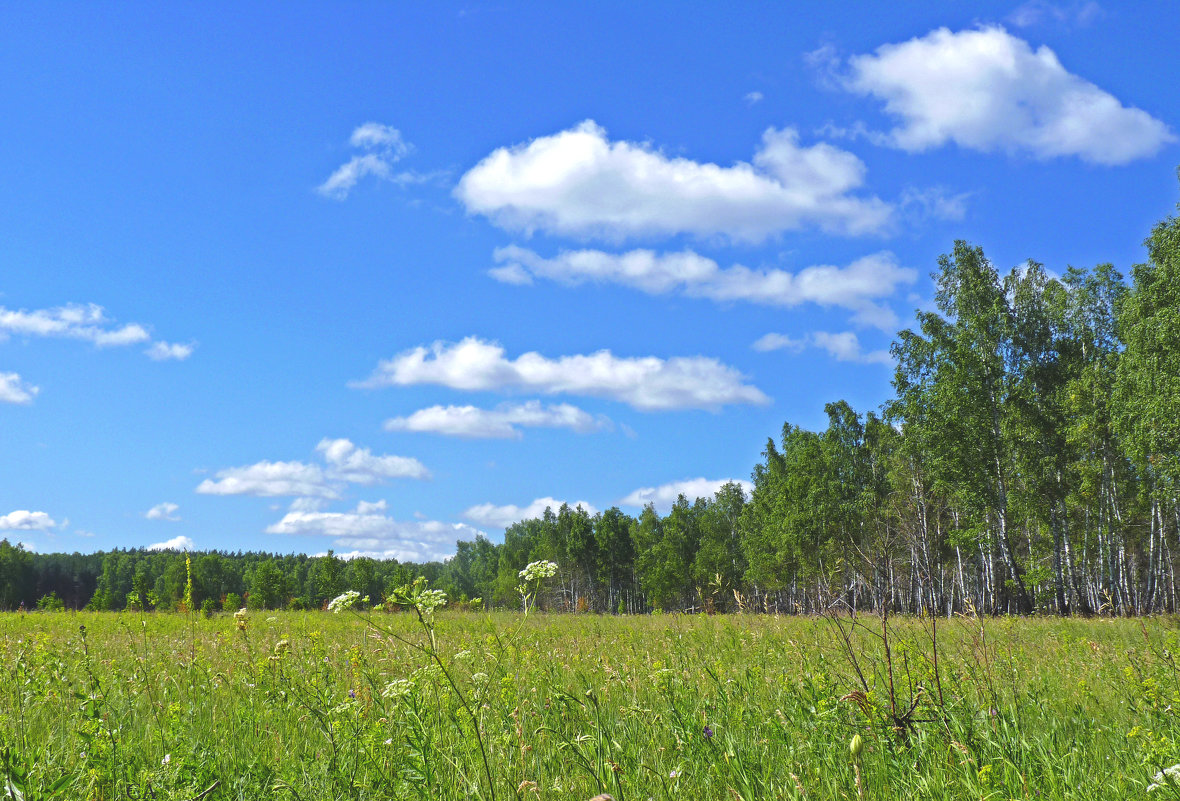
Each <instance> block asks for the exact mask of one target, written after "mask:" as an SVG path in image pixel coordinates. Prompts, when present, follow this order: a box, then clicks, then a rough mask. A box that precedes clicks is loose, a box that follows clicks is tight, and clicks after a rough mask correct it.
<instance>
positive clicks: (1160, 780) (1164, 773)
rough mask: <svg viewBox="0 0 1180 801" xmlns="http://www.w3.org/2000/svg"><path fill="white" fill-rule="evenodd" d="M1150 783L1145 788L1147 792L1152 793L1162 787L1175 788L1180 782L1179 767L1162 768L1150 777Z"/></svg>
mask: <svg viewBox="0 0 1180 801" xmlns="http://www.w3.org/2000/svg"><path fill="white" fill-rule="evenodd" d="M1151 781H1152V783H1151V784H1149V785H1148V786H1147V792H1149V793H1154V792H1155V791H1156V790H1161V789H1163V788H1164V787H1175V786H1176V784H1177V783H1178V782H1180V765H1173V766H1172V767H1170V768H1164V769H1163V770H1161V771H1160V772H1159V773H1157V774H1155V776H1152V777H1151Z"/></svg>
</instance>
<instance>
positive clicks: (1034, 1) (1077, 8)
mask: <svg viewBox="0 0 1180 801" xmlns="http://www.w3.org/2000/svg"><path fill="white" fill-rule="evenodd" d="M1105 15H1106V12H1105V11H1104V10H1103V9H1102V6H1100V5H1098V4H1097V3H1095V2H1092V0H1091V1H1089V2H1084V1H1079V2H1072V3H1050V2H1047V0H1029V2H1027V3H1023V4H1021V5H1020V6H1019V7H1018V8H1017V9H1016V10H1015V11H1013V12H1012V13H1011V14H1009V15H1008V22H1010V23H1012V24H1013V25H1015V26H1016V27H1017V28H1031V27H1034V26H1037V25H1042V24H1055V25H1065V26H1069V25H1077V26H1078V27H1081V28H1085V27H1087V26H1089V25H1091V24H1093V23H1094V22H1097V21H1098V20H1099V19H1101V18H1102V17H1104V16H1105Z"/></svg>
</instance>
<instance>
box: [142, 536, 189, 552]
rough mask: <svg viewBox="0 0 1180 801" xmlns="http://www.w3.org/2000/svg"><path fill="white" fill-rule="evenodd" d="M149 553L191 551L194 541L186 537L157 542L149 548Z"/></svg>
mask: <svg viewBox="0 0 1180 801" xmlns="http://www.w3.org/2000/svg"><path fill="white" fill-rule="evenodd" d="M147 549H148V550H149V551H191V550H192V549H193V541H192V540H191V539H189V538H188V537H185V536H183V535H182V536H179V537H173V538H172V539H170V540H164V541H163V542H155V543H152V544H151V545H149V546H148V547H147Z"/></svg>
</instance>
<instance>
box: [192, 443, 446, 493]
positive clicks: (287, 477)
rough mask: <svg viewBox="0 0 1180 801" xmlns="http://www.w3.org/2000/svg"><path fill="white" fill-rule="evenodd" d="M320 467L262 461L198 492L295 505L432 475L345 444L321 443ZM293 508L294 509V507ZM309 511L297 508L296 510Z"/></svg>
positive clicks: (417, 465)
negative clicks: (350, 487)
mask: <svg viewBox="0 0 1180 801" xmlns="http://www.w3.org/2000/svg"><path fill="white" fill-rule="evenodd" d="M316 452H317V453H319V454H320V455H321V456H322V457H323V459H324V462H325V465H324V466H323V467H320V466H319V465H316V464H308V463H306V462H270V461H266V460H263V461H261V462H258V463H256V464H252V465H247V466H245V467H230V468H227V469H225V470H219V471H217V473H216V475H215V477H214V478H207V479H205V480H204V481H202V482H201V483H200V484H199V485H198V486H197V492H199V493H201V494H203V495H257V496H260V497H264V498H272V497H279V496H284V495H297V496H300V498H299V499H298V500H297V501H296V503H301V504H311V503H314V502H315V501H314V499H317V498H318V499H329V500H334V499H336V498H339V497H340V491H341V489H342V485H343V484H346V483H347V484H361V485H364V486H369V485H372V484H378V483H381V482H382V481H385V480H386V479H390V478H418V479H426V478H430V471H429V470H427V469H426V467H425V465H423V464H422V463H421V462H419V461H418V460H417V459H412V458H409V457H405V456H374V455H373V453H372V451H370V450H369V449H368V448H360V447H357V446H356V445H354V444H353V443H352V442H351V441H350V440H347V439H323V440H321V441H320V443H319V444H318V445H317V446H316ZM293 508H294V505H293ZM307 508H308V507H307V506H306V505H305V506H301V507H300V510H305V509H307Z"/></svg>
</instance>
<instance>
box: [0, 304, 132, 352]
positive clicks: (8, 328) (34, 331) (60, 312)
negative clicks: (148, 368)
mask: <svg viewBox="0 0 1180 801" xmlns="http://www.w3.org/2000/svg"><path fill="white" fill-rule="evenodd" d="M5 334H17V335H20V336H31V337H62V338H67V339H81V340H84V341H86V342H90V343H92V344H94V345H96V346H98V347H109V346H116V345H134V344H137V343H139V342H146V341H148V340H149V339H151V335H150V334H148V332H147V329H145V328H144V327H143V326H142V325H140V324H139V323H127V324H126V325H122V326H116V325H114V323H113V321H112V320H111V319H110V318H108V317H107V316H106V311H105V310H104V309H103V308H102V306H99V305H97V304H94V303H89V304H87V305H85V306H83V305H81V304H77V303H69V304H66V305H65V306H58V307H56V308H53V309H34V310H33V311H26V310H25V309H19V310H13V309H6V308H4V307H3V306H0V336H2V335H5Z"/></svg>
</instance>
